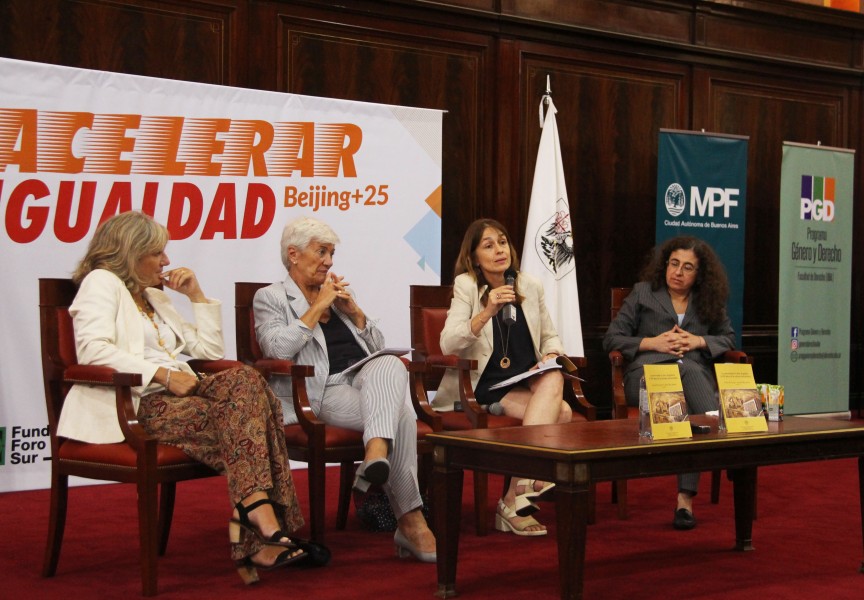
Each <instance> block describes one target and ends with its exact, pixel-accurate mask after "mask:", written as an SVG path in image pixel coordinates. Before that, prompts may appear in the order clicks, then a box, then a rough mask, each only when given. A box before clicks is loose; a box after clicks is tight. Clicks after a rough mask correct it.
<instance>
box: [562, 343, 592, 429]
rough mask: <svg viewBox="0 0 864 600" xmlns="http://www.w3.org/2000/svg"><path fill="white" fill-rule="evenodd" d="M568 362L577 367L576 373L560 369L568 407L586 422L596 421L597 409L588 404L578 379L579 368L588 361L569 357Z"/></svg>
mask: <svg viewBox="0 0 864 600" xmlns="http://www.w3.org/2000/svg"><path fill="white" fill-rule="evenodd" d="M568 358H569V359H570V361H571V362H572V363H573V364H574V365H575V366H576V367H577V370H576V371H573V372H568V371H567V370H566V369H562V370H561V372H562V374H563V375H564V397H565V398H566V399H567V400H568V401H569V404H570V406H571V407H572V408H573V410H575V411H576V412H578V413H581V414H582V415H584V417H585V419H586V420H587V421H596V420H597V407H596V406H594V405H593V404H591V403H590V402H588V399H587V398H585V393H584V392H583V391H582V380H581V379H579V370H578V369H579V367H584V366H585V365H586V364H587V363H588V361H587V360H586V359H585V358H584V357H581V356H569V357H568Z"/></svg>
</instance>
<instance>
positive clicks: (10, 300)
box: [0, 58, 442, 491]
mask: <svg viewBox="0 0 864 600" xmlns="http://www.w3.org/2000/svg"><path fill="white" fill-rule="evenodd" d="M441 123H442V112H441V111H437V110H426V109H417V108H409V107H401V106H388V105H383V104H370V103H363V102H349V101H345V100H336V99H331V98H316V97H310V96H299V95H296V94H284V93H277V92H267V91H260V90H251V89H242V88H232V87H227V86H218V85H205V84H200V83H191V82H185V81H171V80H166V79H156V78H150V77H139V76H134V75H126V74H120V73H107V72H102V71H92V70H86V69H73V68H69V67H62V66H57V65H46V64H40V63H33V62H25V61H16V60H9V59H3V58H0V223H2V229H0V255H2V259H0V260H2V265H3V277H4V280H5V281H6V282H7V286H6V290H5V291H4V293H3V294H2V295H0V330H2V331H3V334H4V335H3V336H2V341H0V363H2V368H0V491H6V490H14V489H28V488H38V487H44V486H47V485H48V484H49V468H50V463H49V462H48V459H49V458H50V456H49V455H50V444H49V443H48V431H47V429H48V428H47V417H46V414H45V404H44V403H43V402H42V398H41V397H42V383H41V382H42V372H41V366H40V350H39V317H38V297H37V296H38V279H39V278H40V277H69V276H70V274H71V273H72V271H73V269H74V268H75V265H76V264H77V262H78V261H79V260H80V259H81V257H83V255H84V252H85V250H86V247H87V243H88V242H89V240H90V239H91V238H92V235H93V232H94V231H95V229H96V227H97V225H98V224H99V223H100V222H102V221H104V220H105V219H107V218H109V217H111V216H113V215H115V214H117V213H120V212H125V211H128V210H141V211H143V212H145V213H147V214H149V215H152V216H153V217H154V218H155V219H156V220H157V221H159V222H160V223H163V224H164V225H166V226H167V228H168V231H169V233H170V239H171V241H170V242H169V244H168V248H167V254H168V256H169V257H170V260H171V264H172V267H177V266H188V267H190V268H192V269H193V270H194V271H195V273H196V274H197V276H198V279H199V280H200V282H201V285H202V287H203V289H204V292H205V293H206V294H207V296H208V297H210V298H214V299H218V300H221V301H222V319H223V332H224V336H225V349H226V354H227V357H228V358H232V357H234V356H235V355H236V354H235V339H234V331H235V327H234V310H233V305H234V282H236V281H259V282H265V283H270V282H274V281H282V280H283V279H284V278H285V277H286V273H285V267H284V266H283V265H282V262H281V260H280V257H279V240H280V237H281V232H282V228H283V227H284V225H285V224H286V223H287V222H288V221H291V220H293V219H296V218H298V217H301V216H312V217H315V218H318V219H320V220H322V221H325V222H327V223H328V224H330V225H331V226H332V227H333V229H334V230H335V231H336V233H337V234H338V235H339V237H340V239H341V243H340V244H339V245H338V246H337V252H336V257H335V260H334V265H333V272H334V273H336V274H337V275H340V276H344V277H345V279H346V281H348V282H350V284H351V289H352V290H354V291H355V292H356V294H357V299H358V302H359V303H360V306H362V307H363V310H364V311H365V312H366V314H367V315H369V317H370V318H372V319H375V320H376V321H377V322H378V326H379V328H380V329H381V330H382V331H383V332H384V334H385V336H386V338H387V343H388V344H390V345H393V346H406V345H408V341H409V340H410V331H409V329H410V328H409V319H408V289H409V285H410V284H412V283H417V284H438V283H440V281H441V277H440V262H441V258H440V241H441V216H440V215H441V145H442V144H441V140H442V137H441ZM177 308H178V309H179V310H180V311H181V312H184V313H186V314H187V318H188V317H189V316H191V315H189V313H191V310H190V309H189V303H188V301H185V298H182V297H181V298H178V302H177Z"/></svg>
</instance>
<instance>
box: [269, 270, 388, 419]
mask: <svg viewBox="0 0 864 600" xmlns="http://www.w3.org/2000/svg"><path fill="white" fill-rule="evenodd" d="M349 292H350V290H349ZM252 308H253V310H254V313H255V335H256V336H257V338H258V344H259V345H260V346H261V351H262V352H263V353H264V356H266V357H268V358H283V359H290V360H293V361H294V362H296V363H297V364H302V365H311V366H313V367H314V368H315V375H314V376H313V377H312V378H311V379H309V380H307V381H306V390H307V392H308V394H309V401H310V403H312V402H313V401H315V402H316V403H317V402H318V401H320V400H321V398H323V396H324V386H325V384H326V383H327V375H328V374H329V373H330V358H329V357H328V356H327V341H326V340H325V339H324V331H322V329H321V326H320V325H318V324H317V323H316V324H315V327H314V329H309V328H308V327H307V326H306V324H305V323H304V322H303V321H301V320H300V317H301V316H303V315H304V314H305V313H306V311H308V310H309V302H307V301H306V297H305V296H304V295H303V293H302V292H301V291H300V288H298V287H297V284H296V283H295V282H294V280H293V279H291V277H286V278H285V281H282V282H280V283H273V284H270V285H268V286H267V287H264V288H261V289H260V290H258V291H257V292H255V298H254V300H253V301H252ZM330 310H331V311H332V312H333V314H334V315H336V316H338V317H339V318H340V319H342V321H343V322H344V323H345V325H347V326H348V329H349V330H350V331H351V332H352V333H353V334H354V338H355V339H356V340H357V343H358V344H360V347H361V348H363V350H364V351H366V353H367V354H372V353H373V352H377V351H378V350H382V349H383V348H384V335H383V334H382V333H381V331H380V330H379V329H378V328H377V327H376V326H375V324H374V323H373V322H372V320H371V319H369V318H368V317H367V319H366V329H364V330H363V331H359V330H358V329H357V327H355V326H354V323H352V322H351V319H349V318H348V317H347V316H346V315H345V314H343V313H342V312H340V311H339V310H338V309H337V308H336V307H330ZM270 385H271V387H272V388H273V392H274V393H275V394H276V395H277V396H278V397H279V399H280V400H282V410H283V412H284V415H285V422H286V423H296V422H297V415H295V414H294V405H293V401H292V396H291V378H290V377H281V376H277V377H273V378H272V379H271V381H270Z"/></svg>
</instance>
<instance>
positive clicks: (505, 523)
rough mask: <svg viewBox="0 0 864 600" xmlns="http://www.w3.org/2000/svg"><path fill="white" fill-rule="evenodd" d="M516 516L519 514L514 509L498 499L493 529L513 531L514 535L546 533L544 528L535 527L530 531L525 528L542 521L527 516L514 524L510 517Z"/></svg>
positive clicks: (533, 535) (529, 535) (530, 535)
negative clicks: (517, 523)
mask: <svg viewBox="0 0 864 600" xmlns="http://www.w3.org/2000/svg"><path fill="white" fill-rule="evenodd" d="M518 516H519V515H517V514H516V511H515V510H513V509H512V508H510V507H509V506H507V505H506V504H504V500H498V510H497V511H496V512H495V529H497V530H498V531H503V532H505V533H507V532H509V533H515V534H516V535H520V536H525V537H535V536H539V535H546V530H545V529H535V530H530V531H529V530H528V529H527V528H528V527H533V526H535V525H542V523H539V522H538V521H537V519H535V518H534V517H529V518H527V519H526V520H525V521H523V522H522V523H520V524H519V525H516V524H514V523H513V522H512V519H515V518H517V517H518Z"/></svg>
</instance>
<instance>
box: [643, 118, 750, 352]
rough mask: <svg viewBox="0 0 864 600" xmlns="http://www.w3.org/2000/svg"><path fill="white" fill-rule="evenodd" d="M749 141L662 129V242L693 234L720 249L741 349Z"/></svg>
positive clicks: (658, 233) (659, 174)
mask: <svg viewBox="0 0 864 600" xmlns="http://www.w3.org/2000/svg"><path fill="white" fill-rule="evenodd" d="M747 146H748V138H747V137H742V136H730V135H722V134H714V133H697V132H692V131H672V130H666V129H661V130H660V140H659V152H658V158H657V224H656V229H655V238H656V240H657V243H658V244H659V243H661V242H663V241H665V240H667V239H669V238H671V237H675V236H678V235H691V236H693V237H697V238H699V239H702V240H704V241H706V242H708V243H709V244H711V247H712V248H714V250H715V252H717V255H718V256H719V257H720V260H721V261H723V265H724V266H725V267H726V274H727V275H728V277H729V302H728V305H727V311H728V313H729V319H730V320H731V321H732V327H734V328H735V335H736V339H737V341H738V342H737V346H738V347H739V348H740V347H741V327H742V325H743V322H744V309H743V299H744V223H745V215H746V204H747Z"/></svg>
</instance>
